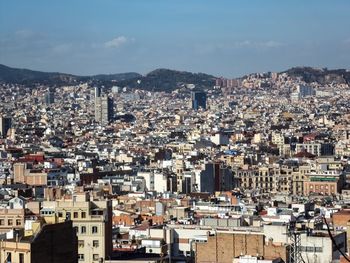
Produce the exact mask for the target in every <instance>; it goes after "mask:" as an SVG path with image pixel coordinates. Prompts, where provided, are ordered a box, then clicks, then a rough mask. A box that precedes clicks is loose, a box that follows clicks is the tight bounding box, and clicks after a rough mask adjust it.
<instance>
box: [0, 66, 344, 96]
mask: <svg viewBox="0 0 350 263" xmlns="http://www.w3.org/2000/svg"><path fill="white" fill-rule="evenodd" d="M280 73H286V74H288V75H289V76H291V77H294V78H300V79H302V80H304V81H305V82H307V83H310V82H315V81H316V82H319V83H320V84H329V83H347V84H350V71H349V70H346V69H327V68H314V67H306V66H301V67H292V68H290V69H287V70H285V71H282V72H280ZM246 76H248V75H246ZM243 78H244V77H243ZM215 79H216V77H215V76H213V75H209V74H205V73H192V72H188V71H180V70H172V69H166V68H158V69H155V70H153V71H150V72H149V73H147V74H145V75H141V74H139V73H136V72H125V73H116V74H96V75H90V76H79V75H73V74H69V73H60V72H42V71H37V70H30V69H25V68H12V67H8V66H6V65H2V64H0V83H1V82H3V83H10V84H21V85H26V86H29V87H35V86H37V85H49V86H63V85H74V84H77V83H79V82H90V83H92V84H93V85H103V86H105V87H111V86H114V85H116V86H120V87H129V88H139V89H144V90H150V91H166V92H170V91H173V90H175V89H177V88H181V87H184V86H185V85H186V84H194V85H195V86H196V88H199V89H208V88H212V87H213V86H214V85H215Z"/></svg>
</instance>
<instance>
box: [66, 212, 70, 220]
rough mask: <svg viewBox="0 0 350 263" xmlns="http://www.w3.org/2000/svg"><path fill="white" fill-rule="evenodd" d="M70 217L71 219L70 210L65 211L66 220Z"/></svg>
mask: <svg viewBox="0 0 350 263" xmlns="http://www.w3.org/2000/svg"><path fill="white" fill-rule="evenodd" d="M70 219H71V215H70V212H67V213H66V220H70Z"/></svg>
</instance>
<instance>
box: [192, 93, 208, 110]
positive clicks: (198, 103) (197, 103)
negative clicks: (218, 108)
mask: <svg viewBox="0 0 350 263" xmlns="http://www.w3.org/2000/svg"><path fill="white" fill-rule="evenodd" d="M191 99H192V109H194V110H198V109H199V108H202V109H206V108H207V94H206V93H205V92H204V91H192V92H191Z"/></svg>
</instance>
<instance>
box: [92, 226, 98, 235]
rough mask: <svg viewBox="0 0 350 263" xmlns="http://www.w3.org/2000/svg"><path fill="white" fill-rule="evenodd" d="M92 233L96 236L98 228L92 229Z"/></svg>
mask: <svg viewBox="0 0 350 263" xmlns="http://www.w3.org/2000/svg"><path fill="white" fill-rule="evenodd" d="M92 233H93V234H96V233H97V226H93V227H92Z"/></svg>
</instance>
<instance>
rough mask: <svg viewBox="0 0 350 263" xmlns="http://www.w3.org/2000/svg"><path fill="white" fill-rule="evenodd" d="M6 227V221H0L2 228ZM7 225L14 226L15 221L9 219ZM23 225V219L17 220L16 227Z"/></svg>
mask: <svg viewBox="0 0 350 263" xmlns="http://www.w3.org/2000/svg"><path fill="white" fill-rule="evenodd" d="M4 225H5V219H0V226H4ZM7 225H8V226H13V219H7ZM20 225H22V220H21V219H16V226H20Z"/></svg>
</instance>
